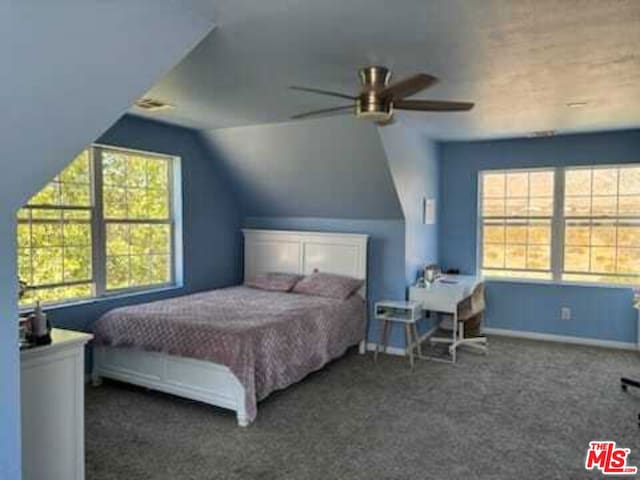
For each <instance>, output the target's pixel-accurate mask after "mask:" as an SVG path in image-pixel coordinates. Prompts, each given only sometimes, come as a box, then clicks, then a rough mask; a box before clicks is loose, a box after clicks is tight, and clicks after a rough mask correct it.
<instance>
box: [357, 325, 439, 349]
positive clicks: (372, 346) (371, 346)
mask: <svg viewBox="0 0 640 480" xmlns="http://www.w3.org/2000/svg"><path fill="white" fill-rule="evenodd" d="M437 329H438V326H437V325H436V326H435V327H433V328H431V329H429V330H427V331H426V332H425V333H423V334H422V335H420V339H419V340H418V342H419V343H422V342H424V341H425V340H426V339H427V337H429V336H430V335H431V334H433V332H435V331H436V330H437ZM377 346H378V344H377V343H376V342H367V351H369V352H375V351H376V347H377ZM380 353H385V352H383V351H382V350H380ZM386 353H387V355H398V356H400V357H404V356H406V355H407V352H406V350H405V349H404V348H401V347H387V351H386Z"/></svg>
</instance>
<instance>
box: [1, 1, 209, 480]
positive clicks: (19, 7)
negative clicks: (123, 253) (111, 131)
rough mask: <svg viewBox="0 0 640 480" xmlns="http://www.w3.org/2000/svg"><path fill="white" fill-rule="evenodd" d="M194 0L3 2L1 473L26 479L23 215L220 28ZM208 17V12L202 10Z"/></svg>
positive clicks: (5, 478)
mask: <svg viewBox="0 0 640 480" xmlns="http://www.w3.org/2000/svg"><path fill="white" fill-rule="evenodd" d="M193 3H198V2H197V1H196V0H193V1H192V0H188V1H187V0H185V1H183V2H157V1H154V0H137V1H135V2H131V1H128V0H110V1H104V0H58V1H55V2H47V1H35V0H29V1H28V0H9V1H4V2H2V4H1V5H0V59H2V62H3V64H2V70H1V74H0V105H2V116H1V120H0V168H1V171H2V174H1V175H0V319H1V320H2V321H0V382H1V385H2V388H0V478H2V479H3V480H13V479H17V478H19V477H20V440H19V430H20V429H19V425H20V423H19V401H18V399H19V392H18V375H17V372H18V349H17V323H16V322H15V321H14V319H15V318H16V316H17V312H16V291H15V290H16V288H15V282H16V280H15V279H16V273H15V270H16V267H15V263H16V262H15V257H16V252H15V243H14V242H15V233H14V229H15V211H16V209H17V208H18V207H19V206H20V205H22V204H23V203H24V202H25V201H26V200H27V199H28V198H29V196H30V195H31V194H33V193H34V192H36V191H37V190H38V189H40V188H41V187H42V186H43V185H44V184H45V183H46V182H47V181H48V180H49V179H50V178H51V177H53V176H54V175H55V174H56V173H57V172H58V171H59V170H61V169H62V167H63V166H64V165H65V164H66V163H67V162H68V161H69V160H70V159H72V158H73V157H74V155H75V154H76V153H77V152H79V151H80V150H82V148H83V147H85V146H86V145H87V144H88V143H90V142H92V141H93V140H95V139H96V138H97V137H98V136H99V135H100V134H101V133H102V132H103V131H104V130H106V129H107V128H108V127H109V126H110V125H111V124H112V123H113V122H115V121H116V120H117V119H118V118H119V117H120V116H121V115H122V114H123V113H124V112H125V111H126V110H127V109H128V107H129V106H130V105H131V104H132V103H133V101H134V100H135V99H136V98H137V97H139V96H141V95H142V94H144V92H145V91H146V90H147V89H148V88H150V86H151V85H152V84H153V83H154V82H155V81H156V80H158V79H159V78H160V77H161V76H162V74H164V73H165V72H167V71H168V70H169V69H170V68H171V67H172V66H173V65H175V64H176V63H177V62H178V61H179V60H180V59H181V58H183V57H184V56H185V55H186V54H187V53H188V51H189V50H190V49H191V48H192V47H193V46H195V44H196V43H197V42H198V41H200V40H201V39H202V38H203V37H204V36H205V35H206V34H207V33H208V32H209V31H210V30H211V28H212V27H213V23H212V19H211V18H207V17H203V16H201V15H197V14H196V13H195V11H193V10H192V9H191V7H192V4H193ZM199 13H200V14H201V13H202V10H200V12H199Z"/></svg>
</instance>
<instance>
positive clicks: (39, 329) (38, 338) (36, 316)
mask: <svg viewBox="0 0 640 480" xmlns="http://www.w3.org/2000/svg"><path fill="white" fill-rule="evenodd" d="M29 320H30V323H31V325H30V327H31V328H30V329H29V331H30V332H29V335H27V340H28V342H29V343H32V344H34V345H49V344H50V343H51V325H50V324H49V321H48V320H47V314H46V313H44V311H43V310H42V306H41V305H40V301H38V302H37V303H36V308H35V310H34V311H33V313H32V314H31V315H29Z"/></svg>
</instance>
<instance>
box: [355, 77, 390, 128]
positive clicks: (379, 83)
mask: <svg viewBox="0 0 640 480" xmlns="http://www.w3.org/2000/svg"><path fill="white" fill-rule="evenodd" d="M358 76H359V77H360V82H361V83H362V94H361V95H360V96H359V97H358V98H357V99H356V116H357V117H358V118H366V119H368V120H373V121H375V122H386V121H388V120H389V119H390V118H391V116H392V115H393V103H392V102H391V100H390V99H385V98H381V97H380V95H379V92H380V91H382V90H383V89H384V88H385V87H386V86H387V85H389V80H391V72H390V71H389V69H388V68H385V67H381V66H372V67H366V68H362V69H360V71H359V72H358Z"/></svg>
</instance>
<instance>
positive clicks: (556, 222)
mask: <svg viewBox="0 0 640 480" xmlns="http://www.w3.org/2000/svg"><path fill="white" fill-rule="evenodd" d="M632 165H640V164H637V163H616V164H594V165H577V166H572V165H567V166H561V167H551V166H548V167H532V168H495V169H486V170H480V171H478V175H477V193H478V194H477V199H476V272H478V273H480V272H482V270H483V266H482V258H483V251H482V245H483V241H484V239H483V228H482V227H483V219H484V217H483V215H482V206H483V177H484V175H485V174H486V173H499V172H535V171H548V170H553V172H554V177H553V178H554V196H553V216H552V219H551V279H549V280H547V279H540V278H524V277H499V276H487V277H486V279H487V280H488V281H491V282H499V283H522V284H534V285H563V286H576V287H597V288H615V289H631V288H634V286H635V285H633V284H622V283H611V282H587V281H583V282H579V281H571V280H562V274H563V271H562V268H563V265H564V222H565V216H564V177H565V171H566V170H567V169H571V170H575V169H580V168H584V169H590V170H591V169H597V168H624V167H629V166H632ZM585 218H589V219H590V218H592V217H585ZM614 218H619V217H614ZM527 271H532V270H527ZM612 276H613V275H612ZM638 285H640V275H639V276H638Z"/></svg>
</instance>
